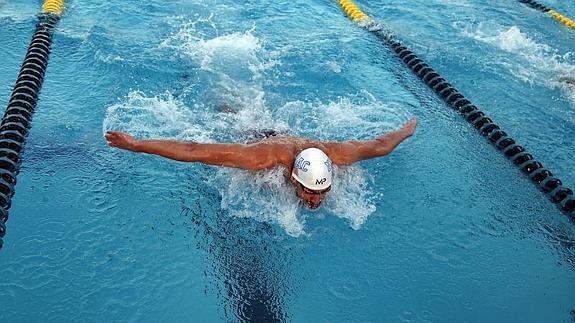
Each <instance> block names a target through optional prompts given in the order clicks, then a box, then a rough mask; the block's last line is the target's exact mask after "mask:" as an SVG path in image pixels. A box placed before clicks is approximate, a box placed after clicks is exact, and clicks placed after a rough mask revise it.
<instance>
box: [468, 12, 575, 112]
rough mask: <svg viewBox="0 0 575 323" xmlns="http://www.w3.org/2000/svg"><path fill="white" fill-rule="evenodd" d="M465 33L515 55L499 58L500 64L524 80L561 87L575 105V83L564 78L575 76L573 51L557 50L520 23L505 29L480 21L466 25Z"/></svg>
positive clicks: (551, 86)
mask: <svg viewBox="0 0 575 323" xmlns="http://www.w3.org/2000/svg"><path fill="white" fill-rule="evenodd" d="M463 34H464V35H465V36H467V37H470V38H473V39H475V40H477V41H480V42H483V43H486V44H490V45H493V46H495V47H497V48H499V49H502V50H504V51H506V52H508V53H512V54H514V55H515V57H514V58H512V59H511V60H510V59H505V58H503V57H500V58H499V59H500V64H502V65H504V66H505V67H506V68H508V69H509V70H510V71H511V73H512V74H513V75H514V76H515V77H517V78H519V79H521V80H523V81H525V82H529V83H530V84H533V83H537V84H540V85H544V86H547V87H550V88H559V89H560V90H561V91H562V92H563V93H564V94H565V95H566V96H567V97H568V98H569V100H570V102H571V103H572V104H573V105H575V86H571V85H568V84H566V83H565V82H562V81H561V79H562V78H575V64H573V63H572V62H573V58H574V57H575V55H574V53H572V52H568V53H566V54H564V55H561V54H559V53H558V51H557V50H556V49H553V48H552V47H550V46H548V45H545V44H540V43H537V42H536V41H534V40H533V39H530V38H529V37H527V35H526V34H524V33H522V32H521V30H520V29H519V28H518V27H517V26H512V27H509V28H506V27H502V26H499V25H493V24H483V23H480V24H479V25H478V26H477V27H472V26H468V27H467V28H464V30H463Z"/></svg>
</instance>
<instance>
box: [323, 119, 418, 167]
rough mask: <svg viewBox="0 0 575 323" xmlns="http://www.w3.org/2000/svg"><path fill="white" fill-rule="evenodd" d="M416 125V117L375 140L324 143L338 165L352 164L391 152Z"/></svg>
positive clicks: (407, 136)
mask: <svg viewBox="0 0 575 323" xmlns="http://www.w3.org/2000/svg"><path fill="white" fill-rule="evenodd" d="M416 127H417V120H416V119H415V118H414V119H411V120H410V121H409V122H408V123H406V124H405V125H404V126H403V127H401V128H400V129H398V130H395V131H392V132H388V133H386V134H384V135H383V136H380V137H378V138H375V139H373V140H350V141H344V142H332V143H330V142H328V143H324V144H323V146H324V147H325V148H326V150H327V151H326V153H327V154H328V155H329V156H330V158H331V159H332V161H333V162H334V163H335V164H336V165H351V164H353V163H355V162H357V161H361V160H365V159H370V158H375V157H381V156H385V155H387V154H389V153H391V152H392V151H393V150H394V149H395V148H396V147H397V146H398V145H399V144H400V143H401V142H403V141H404V140H405V139H407V138H409V137H411V136H412V135H413V133H414V132H415V128H416Z"/></svg>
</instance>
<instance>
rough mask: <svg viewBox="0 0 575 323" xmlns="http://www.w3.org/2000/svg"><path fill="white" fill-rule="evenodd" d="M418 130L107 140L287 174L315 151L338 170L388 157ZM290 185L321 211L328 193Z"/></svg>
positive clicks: (111, 136)
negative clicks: (224, 139)
mask: <svg viewBox="0 0 575 323" xmlns="http://www.w3.org/2000/svg"><path fill="white" fill-rule="evenodd" d="M416 127H417V120H416V119H411V120H410V121H409V122H408V123H406V124H405V125H404V126H403V127H401V128H400V129H398V130H395V131H391V132H388V133H385V134H383V135H382V136H380V137H377V138H375V139H372V140H349V141H342V142H335V141H317V140H310V139H305V138H298V137H287V136H286V137H281V136H278V137H271V138H267V139H264V140H261V141H259V142H256V143H252V144H237V143H219V144H205V143H196V142H183V141H176V140H137V139H135V138H134V137H132V136H130V135H129V134H126V133H123V132H116V131H109V132H107V133H106V140H107V141H108V144H109V145H110V146H112V147H116V148H119V149H124V150H128V151H132V152H138V153H146V154H152V155H158V156H162V157H165V158H169V159H173V160H177V161H183V162H200V163H204V164H208V165H215V166H224V167H235V168H241V169H245V170H252V171H255V170H262V169H270V168H274V167H276V166H283V167H285V169H286V170H291V168H292V166H293V163H294V161H295V157H296V156H297V155H298V154H299V152H301V151H302V150H304V149H307V148H313V147H315V148H319V149H321V150H322V151H323V152H325V154H326V155H328V157H329V158H330V159H331V160H332V162H333V163H334V164H336V165H338V166H343V165H351V164H353V163H355V162H358V161H361V160H365V159H370V158H376V157H381V156H385V155H387V154H389V153H391V152H392V151H393V150H394V149H395V147H397V146H398V145H399V144H400V143H401V142H403V141H404V140H405V139H407V138H409V137H411V136H412V135H413V134H414V133H415V128H416ZM290 182H291V183H292V184H294V187H295V190H296V194H297V196H298V197H299V198H300V199H302V201H303V202H304V203H305V204H306V205H307V206H308V207H309V208H311V209H315V208H317V207H319V205H320V204H321V201H322V200H323V199H324V197H325V195H326V193H327V192H321V194H315V193H318V192H313V191H312V192H313V193H310V192H306V191H305V189H304V188H303V187H301V185H299V183H298V182H296V181H295V179H293V177H291V176H290ZM308 191H309V190H308Z"/></svg>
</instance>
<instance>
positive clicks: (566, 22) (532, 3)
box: [519, 0, 575, 30]
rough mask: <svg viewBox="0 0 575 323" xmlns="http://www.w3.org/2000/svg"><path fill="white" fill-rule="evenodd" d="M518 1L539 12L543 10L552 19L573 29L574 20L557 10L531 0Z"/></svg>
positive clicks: (574, 27) (574, 25) (574, 26)
mask: <svg viewBox="0 0 575 323" xmlns="http://www.w3.org/2000/svg"><path fill="white" fill-rule="evenodd" d="M519 2H521V3H524V4H525V5H527V6H529V7H531V8H533V9H535V10H539V11H541V12H544V13H546V14H548V15H549V16H551V17H552V18H553V19H555V20H557V21H559V22H560V23H562V24H563V25H565V26H567V27H569V28H571V29H573V30H575V20H573V19H571V18H568V17H565V16H564V15H562V14H560V13H558V12H557V11H555V10H553V9H550V8H549V7H546V6H544V5H542V4H540V3H538V2H536V1H533V0H519Z"/></svg>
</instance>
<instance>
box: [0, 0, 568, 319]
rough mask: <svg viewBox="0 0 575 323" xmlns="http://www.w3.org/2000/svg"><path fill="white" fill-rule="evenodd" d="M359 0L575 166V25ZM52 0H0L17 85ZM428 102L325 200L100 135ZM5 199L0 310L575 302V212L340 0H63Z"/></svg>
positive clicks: (265, 178) (90, 313)
mask: <svg viewBox="0 0 575 323" xmlns="http://www.w3.org/2000/svg"><path fill="white" fill-rule="evenodd" d="M356 3H357V5H358V6H360V7H361V8H362V9H363V10H364V11H365V12H366V13H368V14H369V15H370V16H371V17H373V18H375V19H376V20H377V21H378V22H381V23H383V24H385V25H386V26H387V27H388V28H389V29H391V30H393V31H394V32H395V34H397V36H398V38H399V39H401V40H402V42H403V43H404V44H405V45H407V46H408V47H410V48H411V49H412V50H413V51H414V52H415V53H417V54H418V55H419V56H420V57H421V58H423V59H424V60H425V61H426V62H428V63H429V64H430V65H431V66H432V67H434V68H435V69H436V70H437V71H438V72H439V73H441V74H442V76H444V77H445V78H446V79H447V80H448V81H449V82H450V83H451V84H453V85H454V86H455V87H456V88H458V89H459V90H460V91H461V92H462V93H463V94H465V96H466V97H468V98H469V99H470V100H471V101H473V102H474V103H475V104H476V105H477V106H478V107H479V108H480V109H482V110H483V111H484V112H485V113H486V114H487V115H489V116H490V117H492V118H493V119H494V121H495V122H496V123H497V124H498V125H500V126H501V127H502V128H503V129H505V130H506V131H507V132H508V133H509V134H510V135H511V136H512V137H513V138H515V139H516V140H517V141H518V142H519V143H520V144H522V145H524V146H525V147H526V148H527V149H528V150H529V151H530V152H532V153H533V154H534V155H535V157H536V158H537V159H538V160H540V161H541V162H542V163H543V164H544V165H545V166H546V167H548V168H549V169H550V170H552V171H553V172H554V173H555V174H556V175H557V176H558V177H559V178H561V179H562V180H563V182H564V183H565V184H566V185H567V186H570V187H574V186H575V174H574V173H573V172H572V169H573V168H574V162H573V157H572V152H573V150H574V148H575V141H574V140H573V138H575V87H573V86H570V85H568V84H565V83H564V82H561V81H560V79H561V78H562V77H575V42H573V37H575V32H574V31H573V30H570V29H568V28H567V27H565V26H563V25H561V24H559V23H557V22H556V21H555V20H553V19H551V18H550V17H548V16H546V15H544V14H542V13H541V12H538V11H535V10H533V9H531V8H529V7H527V6H525V5H523V4H521V3H519V2H518V1H504V2H501V1H493V0H486V1H477V0H465V1H450V0H434V1H421V0H416V1H410V2H409V3H406V2H405V1H397V0H390V1H384V3H382V2H381V1H371V0H363V1H357V2H356ZM41 4H42V2H41V1H29V2H16V1H8V0H0V48H2V50H1V51H0V61H1V62H2V64H0V105H2V106H6V105H7V102H8V98H9V97H10V93H11V91H12V87H13V86H14V82H15V80H16V77H17V74H18V71H19V68H20V65H21V63H22V60H23V57H24V55H25V52H26V49H27V46H28V43H29V41H30V39H31V36H32V33H33V30H34V26H35V23H36V21H37V19H36V14H37V13H38V12H39V10H40V7H41ZM543 4H544V5H546V6H549V7H550V8H552V9H555V10H556V11H558V12H560V13H562V14H564V15H566V16H568V17H572V18H573V17H575V4H574V3H573V2H572V1H566V0H562V1H561V0H546V2H544V3H543ZM412 117H416V118H417V119H418V121H419V127H418V129H417V132H416V135H415V136H414V137H412V138H410V139H409V140H407V141H406V142H405V143H403V144H402V145H401V146H400V147H399V148H398V149H397V150H396V151H394V152H393V153H392V154H391V155H389V156H387V157H384V158H378V159H373V160H368V161H363V162H361V163H358V164H356V165H354V166H351V167H341V168H338V169H336V178H335V181H334V186H333V190H332V192H330V193H329V194H328V197H327V200H326V201H325V205H324V207H322V208H321V209H320V210H318V211H315V212H312V211H309V210H307V209H305V208H304V207H302V206H301V205H299V204H298V200H297V198H296V197H295V194H294V192H293V188H292V187H290V186H289V185H288V184H286V183H285V182H284V181H283V174H282V170H281V169H274V170H271V171H264V172H258V173H249V172H245V171H241V170H235V169H223V168H215V167H210V166H205V165H200V164H190V163H188V164H186V163H179V162H174V161H169V160H166V159H162V158H159V157H154V156H147V155H141V154H133V153H129V152H125V151H119V150H116V149H111V148H109V147H108V146H107V145H106V142H105V140H104V138H103V133H104V132H105V131H106V130H118V131H126V132H129V133H131V134H133V135H134V136H136V137H138V138H171V139H179V140H192V141H199V142H246V141H247V140H249V138H248V137H247V136H246V133H247V132H249V131H253V130H261V129H275V130H277V131H279V132H282V133H285V134H290V135H294V136H304V137H309V138H317V139H321V140H347V139H369V138H373V137H375V136H378V135H380V134H382V133H384V132H386V131H389V130H392V129H395V128H398V127H399V126H401V125H402V124H403V123H405V122H406V121H408V120H409V119H410V118H412ZM10 215H11V217H10V220H9V222H8V223H7V226H8V232H7V235H6V237H5V244H4V248H3V249H2V251H1V252H0V299H2V302H1V304H2V306H1V308H0V321H1V322H38V321H51V322H68V321H88V322H102V321H114V322H116V321H118V322H126V321H137V322H142V321H144V322H159V321H161V322H190V321H194V322H195V321H197V322H220V321H224V322H229V321H233V322H236V321H237V322H276V321H279V322H572V321H573V320H575V247H574V246H575V230H574V223H573V222H572V221H570V220H569V219H568V218H567V217H566V216H565V215H563V214H561V212H560V211H559V210H558V208H557V207H556V206H555V205H553V204H552V203H551V202H550V201H549V200H548V199H547V197H546V196H544V194H543V193H541V192H540V191H538V190H537V188H536V187H535V186H534V185H533V184H532V183H530V180H529V179H527V178H526V177H525V176H523V175H522V174H521V172H520V171H519V170H518V169H517V168H516V167H515V166H514V165H512V163H511V162H510V161H509V160H507V159H506V158H505V157H504V156H502V154H501V153H500V152H499V151H497V150H496V149H494V148H493V147H492V146H491V144H490V143H488V142H487V140H485V138H483V137H481V136H480V135H479V134H477V131H476V130H475V129H473V128H472V127H471V126H469V125H468V124H467V122H465V121H464V120H463V119H462V118H461V117H460V116H459V115H458V114H457V113H455V112H453V111H452V110H451V109H450V108H448V107H447V106H446V105H445V104H444V103H443V102H442V101H441V100H440V99H438V98H437V97H436V96H435V95H434V94H433V93H432V91H431V90H429V89H428V88H427V87H426V86H425V85H424V84H423V83H422V82H421V81H420V80H418V79H417V78H416V77H415V76H414V75H412V74H411V72H410V71H409V70H408V69H407V68H406V67H405V66H404V65H402V63H401V61H400V60H398V59H397V57H396V56H395V55H394V54H393V52H391V51H390V50H389V49H388V48H387V47H386V46H385V45H384V44H382V43H381V42H379V41H378V39H377V38H375V37H374V36H373V35H371V34H370V33H368V32H367V31H365V30H363V29H361V28H359V27H358V26H356V25H355V24H354V23H353V22H351V21H349V20H348V19H347V18H346V17H345V16H344V14H343V13H342V11H341V9H340V8H339V6H338V4H337V2H336V1H327V0H320V1H315V2H309V1H300V0H295V1H289V2H288V1H253V2H251V1H247V2H237V1H236V2H234V1H230V0H221V1H219V0H218V1H214V0H208V1H198V0H191V1H190V0H188V1H183V0H175V1H169V2H166V1H159V0H150V1H146V2H134V1H126V0H118V1H113V2H111V1H100V0H94V1H82V0H77V1H68V2H67V10H66V13H65V15H64V17H63V19H62V20H61V21H60V24H59V26H58V30H57V31H56V33H55V37H54V43H53V52H52V54H51V58H50V64H49V67H48V72H47V74H46V80H45V83H44V87H43V89H42V93H41V96H40V101H39V105H38V108H37V112H36V113H35V115H34V122H33V128H32V129H31V132H30V135H29V137H28V141H27V146H26V151H25V154H24V162H23V164H22V170H21V173H20V175H19V177H18V184H17V186H16V195H15V196H14V199H13V203H12V208H11V210H10Z"/></svg>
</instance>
